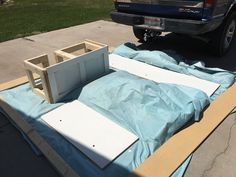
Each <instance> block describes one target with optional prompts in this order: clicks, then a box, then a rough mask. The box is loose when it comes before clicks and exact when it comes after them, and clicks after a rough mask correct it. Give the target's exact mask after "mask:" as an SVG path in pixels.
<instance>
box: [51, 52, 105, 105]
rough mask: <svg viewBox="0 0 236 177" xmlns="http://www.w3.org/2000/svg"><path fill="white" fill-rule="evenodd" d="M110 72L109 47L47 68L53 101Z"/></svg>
mask: <svg viewBox="0 0 236 177" xmlns="http://www.w3.org/2000/svg"><path fill="white" fill-rule="evenodd" d="M108 72H109V60H108V51H107V48H106V47H104V48H101V49H96V50H94V51H92V52H88V53H85V54H82V55H80V56H78V57H75V58H73V59H70V60H65V61H63V62H61V63H57V64H55V65H53V66H51V67H48V68H47V73H48V79H49V82H50V90H51V91H52V98H53V102H58V101H60V99H61V98H63V97H64V96H65V95H66V94H68V93H69V92H71V91H72V90H74V89H75V88H79V87H80V86H82V85H83V84H84V83H86V82H88V81H91V80H93V79H96V78H99V77H100V76H102V75H104V74H106V73H108Z"/></svg>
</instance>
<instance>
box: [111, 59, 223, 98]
mask: <svg viewBox="0 0 236 177" xmlns="http://www.w3.org/2000/svg"><path fill="white" fill-rule="evenodd" d="M109 63H110V67H112V68H116V69H119V70H124V71H127V72H129V73H131V74H134V75H137V76H139V77H142V78H145V79H149V80H153V81H155V82H158V83H171V84H180V85H184V86H188V87H193V88H196V89H199V90H202V91H203V92H205V93H206V94H207V95H208V96H211V95H212V94H213V93H214V92H215V91H216V90H217V88H218V87H219V86H220V85H219V84H217V83H214V82H210V81H207V80H203V79H199V78H197V77H194V76H189V75H186V74H180V73H177V72H173V71H169V70H166V69H162V68H158V67H155V66H152V65H149V64H146V63H143V62H139V61H136V60H132V59H128V58H125V57H122V56H119V55H116V54H110V55H109Z"/></svg>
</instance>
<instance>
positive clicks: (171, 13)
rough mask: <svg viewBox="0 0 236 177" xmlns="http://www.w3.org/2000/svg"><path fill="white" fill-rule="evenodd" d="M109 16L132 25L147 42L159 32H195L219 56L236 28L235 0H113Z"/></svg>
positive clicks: (228, 43) (226, 49)
mask: <svg viewBox="0 0 236 177" xmlns="http://www.w3.org/2000/svg"><path fill="white" fill-rule="evenodd" d="M114 3H115V9H116V10H115V11H113V12H112V13H111V17H112V20H113V21H115V22H117V23H121V24H126V25H131V26H133V32H134V35H135V36H136V37H137V38H138V39H139V40H141V41H143V42H146V41H148V40H149V39H150V38H152V37H155V36H157V35H160V34H161V32H164V31H166V32H174V33H177V34H186V35H190V36H198V37H201V38H204V39H207V41H208V42H209V43H210V44H211V45H212V46H213V47H214V52H215V54H217V55H219V56H222V55H224V54H225V53H226V52H227V51H228V50H229V48H230V46H231V44H232V41H233V39H234V36H235V28H236V18H235V17H236V0H115V1H114Z"/></svg>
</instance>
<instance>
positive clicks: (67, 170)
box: [0, 97, 79, 177]
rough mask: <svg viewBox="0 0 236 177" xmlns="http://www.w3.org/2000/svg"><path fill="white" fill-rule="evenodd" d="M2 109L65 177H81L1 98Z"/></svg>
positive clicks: (0, 105)
mask: <svg viewBox="0 0 236 177" xmlns="http://www.w3.org/2000/svg"><path fill="white" fill-rule="evenodd" d="M0 107H1V108H2V109H3V111H4V112H5V113H6V114H7V115H8V117H9V118H10V119H11V120H12V121H13V122H14V123H16V125H17V126H18V127H19V128H20V129H21V130H22V131H23V132H24V133H25V134H26V135H27V136H28V137H29V138H30V140H31V141H32V142H33V143H34V144H35V145H36V146H37V147H38V148H39V150H40V151H41V152H42V153H43V154H44V156H45V157H46V158H47V159H48V160H49V162H50V163H52V164H53V166H54V167H55V168H56V170H57V171H58V172H59V174H60V175H61V176H63V177H79V175H78V174H77V173H75V171H74V170H73V169H72V168H71V167H70V166H69V165H68V164H67V163H66V162H65V161H64V160H63V159H62V158H61V157H60V156H59V155H58V154H57V152H56V151H55V150H54V149H53V148H52V147H51V146H50V145H49V144H48V143H47V142H46V141H45V140H44V139H43V138H42V137H41V136H40V135H39V134H38V133H37V132H36V131H35V130H34V129H33V128H32V127H31V125H29V124H28V123H27V122H26V121H25V120H24V119H23V118H22V117H21V116H20V114H19V113H18V112H17V111H16V110H14V109H13V108H11V106H10V105H8V104H7V103H6V102H5V101H4V99H3V98H1V97H0Z"/></svg>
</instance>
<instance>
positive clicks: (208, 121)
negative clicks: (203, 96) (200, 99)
mask: <svg viewBox="0 0 236 177" xmlns="http://www.w3.org/2000/svg"><path fill="white" fill-rule="evenodd" d="M235 106H236V84H234V85H233V86H231V87H230V88H229V89H227V90H226V91H225V92H224V93H223V94H222V95H221V96H219V97H218V98H217V99H216V100H215V101H213V102H212V103H211V105H210V106H209V107H208V108H207V109H206V110H205V111H204V115H203V118H202V120H201V121H200V122H198V123H194V124H193V125H191V126H190V127H188V128H186V129H184V130H181V131H180V132H179V133H177V134H175V135H174V136H173V137H171V138H170V139H169V140H168V141H167V142H166V143H164V144H163V145H162V146H161V147H160V148H159V149H158V150H156V151H155V152H154V154H152V155H151V156H150V157H149V158H148V159H147V160H145V161H144V163H142V164H141V165H140V166H139V167H138V168H137V169H136V170H134V171H133V172H132V173H131V174H130V175H129V177H168V176H170V175H171V174H172V173H173V172H174V171H175V170H176V169H177V168H178V167H179V166H180V165H181V164H182V163H183V162H184V160H186V159H187V158H188V157H189V155H190V154H192V153H193V152H194V151H195V150H196V149H197V148H198V147H199V146H200V145H201V144H202V143H203V142H204V141H205V140H206V139H207V138H208V136H209V135H210V134H211V133H212V132H213V131H214V130H215V129H216V128H217V127H218V126H219V125H220V124H221V123H222V122H223V120H224V119H225V118H226V117H227V116H228V115H229V114H230V112H231V111H232V110H233V109H234V108H235Z"/></svg>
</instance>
